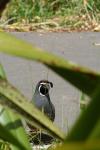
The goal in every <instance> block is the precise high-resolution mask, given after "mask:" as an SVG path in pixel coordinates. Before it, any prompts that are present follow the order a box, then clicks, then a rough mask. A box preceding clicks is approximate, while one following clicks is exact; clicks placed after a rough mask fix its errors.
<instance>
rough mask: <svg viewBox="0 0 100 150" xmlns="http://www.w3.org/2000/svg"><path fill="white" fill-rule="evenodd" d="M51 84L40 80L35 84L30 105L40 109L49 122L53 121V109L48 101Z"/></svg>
mask: <svg viewBox="0 0 100 150" xmlns="http://www.w3.org/2000/svg"><path fill="white" fill-rule="evenodd" d="M50 88H53V83H52V82H50V81H48V80H41V81H39V82H38V83H37V85H36V89H35V93H34V95H33V98H32V103H34V105H35V106H36V107H37V108H38V109H40V110H41V111H42V112H43V113H44V114H45V115H47V116H48V117H49V119H50V120H51V121H54V119H55V107H54V105H53V104H52V102H51V100H50V95H49V90H50Z"/></svg>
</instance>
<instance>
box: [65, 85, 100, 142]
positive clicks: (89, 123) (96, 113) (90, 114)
mask: <svg viewBox="0 0 100 150" xmlns="http://www.w3.org/2000/svg"><path fill="white" fill-rule="evenodd" d="M99 119H100V83H99V85H98V87H97V88H96V90H95V92H94V94H93V98H92V99H91V101H90V103H89V105H88V107H87V108H86V110H85V111H84V112H83V113H82V114H81V116H80V118H79V119H78V121H77V122H76V124H75V126H74V127H73V129H72V130H71V132H70V133H69V135H68V137H67V139H66V142H67V141H84V140H86V139H88V137H89V136H90V134H91V133H92V131H93V129H94V128H95V126H96V124H97V122H98V121H99Z"/></svg>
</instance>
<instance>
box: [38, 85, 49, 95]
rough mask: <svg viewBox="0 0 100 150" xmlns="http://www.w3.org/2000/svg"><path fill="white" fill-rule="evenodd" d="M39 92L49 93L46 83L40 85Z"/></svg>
mask: <svg viewBox="0 0 100 150" xmlns="http://www.w3.org/2000/svg"><path fill="white" fill-rule="evenodd" d="M39 92H40V93H41V94H42V95H47V94H48V93H49V89H48V87H47V86H46V85H40V87H39Z"/></svg>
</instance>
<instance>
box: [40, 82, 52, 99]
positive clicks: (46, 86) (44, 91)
mask: <svg viewBox="0 0 100 150" xmlns="http://www.w3.org/2000/svg"><path fill="white" fill-rule="evenodd" d="M52 87H53V83H52V82H50V81H48V80H41V81H39V82H38V84H37V90H38V92H39V94H40V95H41V96H45V95H48V94H49V90H50V88H52Z"/></svg>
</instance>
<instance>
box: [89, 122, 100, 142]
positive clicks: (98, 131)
mask: <svg viewBox="0 0 100 150" xmlns="http://www.w3.org/2000/svg"><path fill="white" fill-rule="evenodd" d="M93 139H100V120H99V121H98V122H97V124H96V125H95V128H94V129H93V131H92V132H91V134H90V136H89V140H93Z"/></svg>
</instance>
